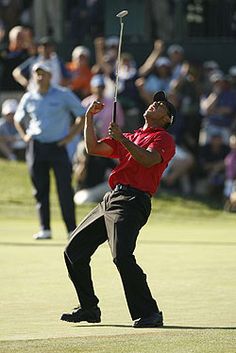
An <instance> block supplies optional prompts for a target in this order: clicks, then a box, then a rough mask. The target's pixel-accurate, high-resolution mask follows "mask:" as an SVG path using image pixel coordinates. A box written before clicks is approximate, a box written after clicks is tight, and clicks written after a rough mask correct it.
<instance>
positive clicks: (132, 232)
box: [61, 91, 176, 328]
mask: <svg viewBox="0 0 236 353" xmlns="http://www.w3.org/2000/svg"><path fill="white" fill-rule="evenodd" d="M102 109H103V104H102V103H100V102H96V101H95V102H93V103H92V104H91V105H90V107H89V108H88V110H87V112H86V117H85V128H84V136H85V144H86V149H87V152H88V153H89V154H92V155H99V156H103V157H108V158H117V159H118V160H119V164H118V165H117V166H116V167H115V169H114V170H113V171H112V172H111V175H110V177H109V184H110V187H111V189H112V190H111V192H108V193H107V194H105V196H104V199H103V201H102V202H101V203H99V204H98V205H97V207H95V208H94V209H93V210H92V211H91V212H90V213H89V215H88V216H87V217H86V218H85V219H84V220H83V221H82V222H81V223H80V225H79V226H78V227H77V228H76V229H75V230H74V232H73V233H72V238H71V240H70V242H69V244H68V245H67V247H66V249H65V262H66V266H67V269H68V272H69V276H70V279H71V281H72V282H73V284H74V287H75V290H76V292H77V295H78V299H79V303H80V306H79V307H78V308H77V309H75V310H74V311H73V312H72V313H65V314H63V315H62V316H61V320H63V321H68V322H80V321H87V322H94V323H95V322H100V321H101V311H100V308H99V307H98V302H99V300H98V298H97V297H96V295H95V292H94V288H93V282H92V278H91V270H90V259H91V256H92V255H93V253H94V252H95V251H96V249H97V248H98V246H99V245H101V244H102V243H104V242H105V241H106V240H107V241H108V244H109V246H110V250H111V253H112V257H113V261H114V263H115V265H116V267H117V269H118V271H119V273H120V276H121V280H122V283H123V287H124V292H125V296H126V300H127V304H128V308H129V312H130V315H131V318H132V320H135V321H134V327H137V328H138V327H160V326H163V317H162V312H161V311H160V310H159V308H158V305H157V303H156V301H155V299H154V298H153V297H152V295H151V292H150V289H149V287H148V284H147V281H146V275H145V274H144V272H143V271H142V269H141V268H140V266H139V265H138V264H137V263H136V260H135V257H134V255H133V253H134V249H135V245H136V240H137V237H138V234H139V231H140V229H141V228H142V227H143V225H144V224H145V223H146V222H147V220H148V217H149V215H150V212H151V197H152V195H153V194H154V193H155V192H156V190H157V188H158V185H159V183H160V178H161V175H162V173H163V171H164V170H165V168H166V167H167V165H168V162H169V161H170V160H171V158H172V157H173V156H174V154H175V143H174V140H173V138H172V136H171V135H170V134H169V133H168V132H167V131H166V129H167V128H168V127H169V126H170V125H171V124H172V123H173V120H174V117H175V113H176V111H175V108H174V106H173V105H172V104H171V103H170V102H169V101H168V100H167V98H166V96H165V93H164V92H163V91H160V92H157V93H156V94H155V95H154V101H153V103H152V104H151V105H150V106H149V107H148V108H147V110H146V111H145V113H144V119H145V124H144V126H143V127H142V128H140V129H139V130H136V131H135V132H134V133H122V131H121V129H120V128H119V126H118V125H117V124H116V123H111V124H110V126H109V130H108V132H109V137H106V138H103V139H101V140H97V137H96V134H95V132H94V125H93V116H94V115H95V114H96V113H98V112H100V111H101V110H102Z"/></svg>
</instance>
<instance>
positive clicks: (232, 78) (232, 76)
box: [229, 65, 236, 90]
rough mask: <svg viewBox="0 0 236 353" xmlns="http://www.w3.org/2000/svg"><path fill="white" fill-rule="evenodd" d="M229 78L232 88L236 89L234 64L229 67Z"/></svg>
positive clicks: (235, 66)
mask: <svg viewBox="0 0 236 353" xmlns="http://www.w3.org/2000/svg"><path fill="white" fill-rule="evenodd" d="M229 78H230V82H231V85H232V88H233V89H234V90H236V65H234V66H231V67H230V68H229Z"/></svg>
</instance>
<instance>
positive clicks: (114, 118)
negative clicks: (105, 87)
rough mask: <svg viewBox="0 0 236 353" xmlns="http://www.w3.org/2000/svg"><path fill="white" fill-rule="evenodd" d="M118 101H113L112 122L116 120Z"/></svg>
mask: <svg viewBox="0 0 236 353" xmlns="http://www.w3.org/2000/svg"><path fill="white" fill-rule="evenodd" d="M116 103H117V102H116V101H114V102H113V111H112V122H113V123H115V122H116Z"/></svg>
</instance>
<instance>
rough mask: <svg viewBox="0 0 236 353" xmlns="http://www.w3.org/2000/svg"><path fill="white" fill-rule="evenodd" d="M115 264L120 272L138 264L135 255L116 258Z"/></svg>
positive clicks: (114, 259)
mask: <svg viewBox="0 0 236 353" xmlns="http://www.w3.org/2000/svg"><path fill="white" fill-rule="evenodd" d="M113 262H114V264H115V265H116V267H117V268H118V270H122V269H125V268H127V267H128V266H130V265H135V264H136V261H135V257H134V256H133V255H127V256H116V257H115V258H113Z"/></svg>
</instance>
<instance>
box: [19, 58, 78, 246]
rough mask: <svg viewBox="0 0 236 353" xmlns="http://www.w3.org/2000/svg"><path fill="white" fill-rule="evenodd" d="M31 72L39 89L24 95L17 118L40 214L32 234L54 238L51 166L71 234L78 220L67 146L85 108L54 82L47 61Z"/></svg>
mask: <svg viewBox="0 0 236 353" xmlns="http://www.w3.org/2000/svg"><path fill="white" fill-rule="evenodd" d="M32 73H33V79H34V82H35V84H36V89H35V90H33V91H29V92H27V93H25V94H24V95H23V97H22V99H21V101H20V103H19V106H18V108H17V111H16V114H15V116H14V119H15V126H16V129H17V130H18V132H19V134H20V136H21V137H22V139H23V141H25V142H26V144H27V148H26V160H27V164H28V168H29V173H30V177H31V181H32V184H33V187H34V196H35V199H36V202H37V209H38V214H39V222H40V230H39V232H38V233H36V234H34V235H33V237H34V239H36V240H42V239H51V237H52V235H51V218H50V169H52V170H53V172H54V174H55V179H56V185H57V192H58V196H59V202H60V207H61V211H62V217H63V220H64V223H65V226H66V229H67V232H68V236H70V234H71V232H72V230H74V229H75V227H76V220H75V208H74V202H73V189H72V185H71V174H72V165H71V161H70V159H69V155H68V151H67V149H66V145H67V144H68V143H69V142H70V141H71V140H72V139H73V137H74V136H75V135H76V134H78V133H80V131H81V130H82V129H83V124H84V114H85V109H84V108H83V107H82V105H81V102H80V100H79V99H78V98H77V97H76V96H75V95H74V94H73V93H72V92H71V91H70V90H68V89H66V88H63V87H60V86H53V85H51V77H52V69H51V67H49V66H48V65H47V64H45V63H36V64H35V65H33V68H32ZM72 115H73V116H74V117H75V121H74V122H72Z"/></svg>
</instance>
